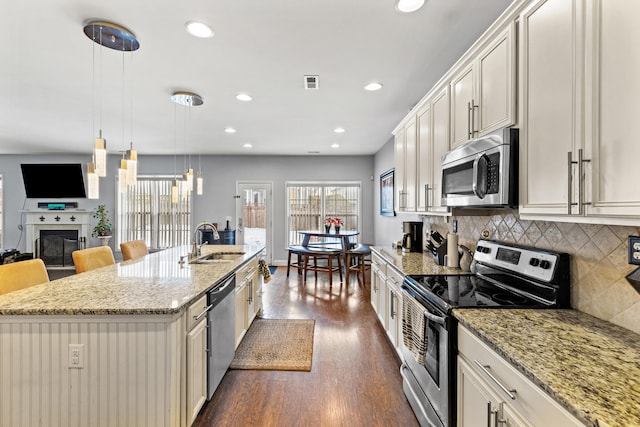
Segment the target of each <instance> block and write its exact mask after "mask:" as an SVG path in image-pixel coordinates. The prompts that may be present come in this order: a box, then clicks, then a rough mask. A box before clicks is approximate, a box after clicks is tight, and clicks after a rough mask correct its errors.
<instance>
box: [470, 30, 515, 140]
mask: <svg viewBox="0 0 640 427" xmlns="http://www.w3.org/2000/svg"><path fill="white" fill-rule="evenodd" d="M514 34H515V22H514V23H512V24H511V25H509V26H508V27H507V28H506V29H505V30H504V31H503V32H501V33H500V34H498V35H497V37H495V38H494V40H492V42H491V44H490V45H489V46H488V47H487V48H486V49H485V50H484V51H483V52H482V53H480V55H479V58H478V98H479V99H478V101H477V104H478V105H479V108H478V109H476V110H475V111H474V113H475V114H476V117H475V119H474V124H475V130H478V131H479V135H484V134H486V133H489V132H492V131H494V130H496V129H499V128H501V127H505V126H510V125H512V124H514V123H515V119H516V117H515V92H516V89H515V82H516V79H515V75H516V63H515V43H514Z"/></svg>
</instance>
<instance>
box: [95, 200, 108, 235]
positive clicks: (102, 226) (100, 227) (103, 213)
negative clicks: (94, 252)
mask: <svg viewBox="0 0 640 427" xmlns="http://www.w3.org/2000/svg"><path fill="white" fill-rule="evenodd" d="M108 214H109V212H108V211H107V208H106V206H105V205H98V207H97V208H96V211H95V212H94V213H93V217H94V218H96V219H97V220H98V224H97V225H96V226H95V227H93V233H91V235H92V236H93V237H100V236H111V232H112V231H113V226H112V225H111V223H110V222H109V218H108V217H107V215H108Z"/></svg>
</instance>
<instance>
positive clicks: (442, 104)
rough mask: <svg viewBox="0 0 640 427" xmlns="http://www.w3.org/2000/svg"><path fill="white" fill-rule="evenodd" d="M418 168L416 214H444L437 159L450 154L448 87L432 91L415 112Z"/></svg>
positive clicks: (440, 169) (440, 176) (439, 169)
mask: <svg viewBox="0 0 640 427" xmlns="http://www.w3.org/2000/svg"><path fill="white" fill-rule="evenodd" d="M416 116H417V130H418V164H419V165H420V167H419V168H418V169H417V173H418V178H417V180H418V184H417V195H416V197H417V211H418V212H420V213H433V214H447V213H448V212H449V209H448V208H447V207H446V206H442V205H441V201H442V166H441V163H440V159H441V158H442V155H443V154H445V153H446V152H447V151H449V86H448V85H446V86H444V87H443V88H442V89H440V90H439V91H435V93H434V95H432V96H431V97H430V98H429V99H428V101H427V102H425V105H424V106H423V107H422V108H421V109H420V110H419V111H418V112H417V114H416Z"/></svg>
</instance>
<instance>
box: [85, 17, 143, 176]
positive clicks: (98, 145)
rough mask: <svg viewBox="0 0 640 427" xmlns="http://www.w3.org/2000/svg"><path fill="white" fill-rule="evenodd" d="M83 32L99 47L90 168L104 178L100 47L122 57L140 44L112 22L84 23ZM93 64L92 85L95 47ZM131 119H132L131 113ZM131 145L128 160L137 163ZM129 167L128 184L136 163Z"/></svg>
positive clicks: (93, 21)
mask: <svg viewBox="0 0 640 427" xmlns="http://www.w3.org/2000/svg"><path fill="white" fill-rule="evenodd" d="M83 32H84V34H85V35H86V36H87V37H89V38H90V39H91V40H92V41H93V42H94V43H96V44H99V45H100V46H101V48H100V49H101V50H100V113H99V117H100V124H99V132H98V138H96V140H95V144H94V152H93V156H94V157H93V162H92V164H93V167H92V168H93V170H94V171H95V174H96V175H97V176H100V177H104V176H106V175H107V141H106V139H105V138H103V137H102V46H104V47H107V48H109V49H114V50H118V51H122V52H123V55H124V52H133V51H135V50H138V49H139V48H140V43H139V42H138V40H137V39H136V37H135V35H134V34H133V32H131V31H130V30H128V29H127V28H125V27H123V26H120V25H118V24H114V23H112V22H107V21H101V20H91V21H88V22H86V23H85V25H84V27H83ZM132 61H133V59H132ZM93 63H94V70H93V73H94V85H95V46H94V54H93ZM123 68H124V59H123ZM123 79H124V69H123ZM123 85H124V83H123ZM94 91H95V89H94ZM123 91H124V89H123ZM94 96H95V95H94ZM123 96H124V94H123ZM132 98H133V95H132ZM132 103H133V102H132ZM94 108H95V100H94ZM132 118H133V112H132ZM132 120H133V119H132ZM123 126H124V123H123ZM132 126H133V125H132ZM132 134H133V131H132ZM131 145H132V147H131V150H130V151H132V153H128V158H131V159H132V161H137V153H136V152H135V150H133V142H131ZM127 161H129V160H127ZM121 164H122V162H121ZM90 165H91V163H90ZM131 166H132V167H131V171H130V172H129V174H130V175H129V181H130V182H131V180H132V178H133V177H136V175H137V173H136V172H137V163H136V164H132V165H131ZM125 170H129V168H126V169H125ZM118 175H120V171H119V172H118ZM89 179H92V178H91V177H89ZM133 182H135V181H133ZM119 187H120V185H119Z"/></svg>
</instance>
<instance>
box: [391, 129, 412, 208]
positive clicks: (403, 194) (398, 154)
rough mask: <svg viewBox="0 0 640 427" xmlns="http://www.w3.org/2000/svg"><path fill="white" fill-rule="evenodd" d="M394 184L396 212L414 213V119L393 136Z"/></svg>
mask: <svg viewBox="0 0 640 427" xmlns="http://www.w3.org/2000/svg"><path fill="white" fill-rule="evenodd" d="M394 144H395V150H394V151H395V153H394V165H395V173H394V182H395V186H396V189H397V192H396V197H395V199H396V210H398V211H399V212H415V210H416V179H417V167H418V164H417V158H416V157H417V128H416V118H415V116H414V117H411V118H410V119H409V121H408V122H407V123H406V124H405V126H404V128H403V129H401V130H400V131H399V132H398V133H397V134H396V136H395V139H394Z"/></svg>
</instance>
